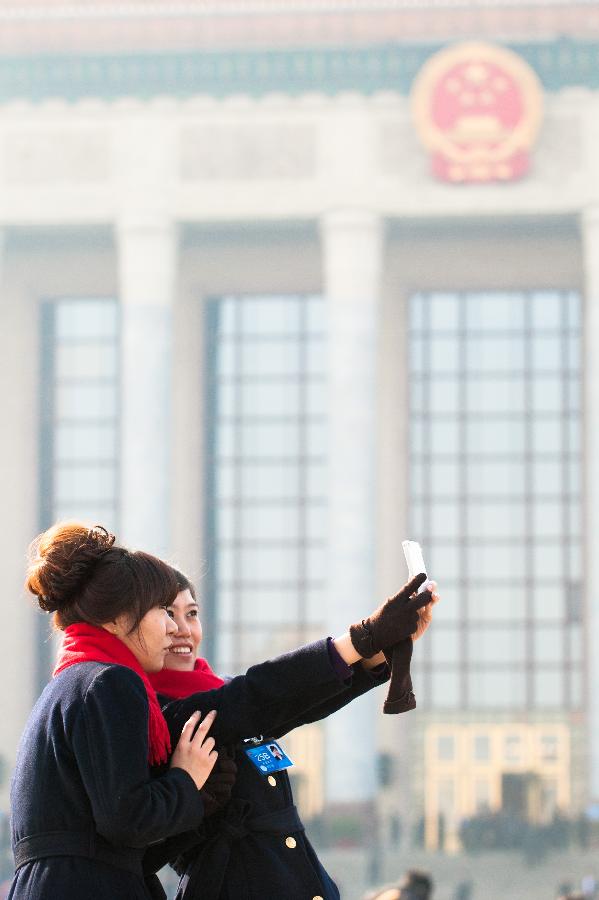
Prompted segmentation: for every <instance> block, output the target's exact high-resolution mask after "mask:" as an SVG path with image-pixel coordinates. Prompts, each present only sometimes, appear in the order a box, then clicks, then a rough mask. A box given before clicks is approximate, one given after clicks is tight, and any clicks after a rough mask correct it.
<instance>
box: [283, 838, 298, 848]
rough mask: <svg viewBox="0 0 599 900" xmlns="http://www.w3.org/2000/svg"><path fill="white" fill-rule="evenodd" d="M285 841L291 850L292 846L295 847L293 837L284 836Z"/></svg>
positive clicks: (295, 843) (295, 842)
mask: <svg viewBox="0 0 599 900" xmlns="http://www.w3.org/2000/svg"><path fill="white" fill-rule="evenodd" d="M285 843H286V844H287V846H288V847H289V849H290V850H293V848H294V847H297V841H296V839H295V838H293V837H288V838H285Z"/></svg>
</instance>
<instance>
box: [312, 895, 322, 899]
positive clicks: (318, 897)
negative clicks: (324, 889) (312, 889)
mask: <svg viewBox="0 0 599 900" xmlns="http://www.w3.org/2000/svg"><path fill="white" fill-rule="evenodd" d="M312 900H322V897H321V896H320V894H319V895H318V896H317V897H312Z"/></svg>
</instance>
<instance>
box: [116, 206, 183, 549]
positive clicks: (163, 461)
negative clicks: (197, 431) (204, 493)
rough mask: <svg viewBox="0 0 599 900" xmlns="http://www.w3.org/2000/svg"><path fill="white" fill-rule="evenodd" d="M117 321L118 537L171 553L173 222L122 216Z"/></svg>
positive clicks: (174, 250) (132, 543)
mask: <svg viewBox="0 0 599 900" xmlns="http://www.w3.org/2000/svg"><path fill="white" fill-rule="evenodd" d="M117 235H118V254H119V281H120V299H121V310H122V313H121V315H122V321H121V351H122V354H121V367H122V368H121V383H122V395H121V399H122V406H121V535H122V539H123V540H124V541H125V542H126V543H128V544H130V545H131V546H134V547H139V548H142V549H144V550H149V551H150V552H154V553H157V554H158V555H164V554H166V553H168V551H169V546H170V540H169V521H170V483H169V482H170V477H169V476H170V445H171V436H172V428H171V367H172V303H173V297H174V292H175V270H176V233H175V226H174V225H173V223H172V222H170V221H168V220H163V219H156V220H154V221H152V220H151V219H148V220H146V221H144V220H140V221H135V220H130V219H129V220H127V219H125V220H124V221H122V222H121V223H120V224H119V226H118V229H117Z"/></svg>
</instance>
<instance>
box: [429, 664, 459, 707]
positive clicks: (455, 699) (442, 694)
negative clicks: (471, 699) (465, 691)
mask: <svg viewBox="0 0 599 900" xmlns="http://www.w3.org/2000/svg"><path fill="white" fill-rule="evenodd" d="M431 678H432V696H431V698H430V701H429V702H430V703H432V705H433V706H435V707H437V708H440V709H445V708H447V709H456V708H457V707H459V706H460V676H459V673H458V672H456V671H455V670H454V669H450V670H443V671H435V672H433V673H432V676H431Z"/></svg>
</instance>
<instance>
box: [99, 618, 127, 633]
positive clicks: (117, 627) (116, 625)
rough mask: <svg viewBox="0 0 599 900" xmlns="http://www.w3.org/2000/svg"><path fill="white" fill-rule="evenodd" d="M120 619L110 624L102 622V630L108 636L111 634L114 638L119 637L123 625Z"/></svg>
mask: <svg viewBox="0 0 599 900" xmlns="http://www.w3.org/2000/svg"><path fill="white" fill-rule="evenodd" d="M120 619H121V617H120V616H119V617H118V618H116V619H113V620H112V621H110V622H104V623H103V625H102V628H103V629H104V630H105V631H108V632H109V633H110V634H113V635H114V636H115V637H120V636H121V634H122V633H123V623H122V622H121V621H120Z"/></svg>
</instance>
